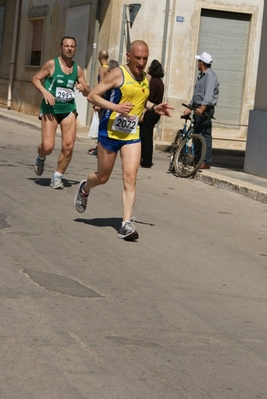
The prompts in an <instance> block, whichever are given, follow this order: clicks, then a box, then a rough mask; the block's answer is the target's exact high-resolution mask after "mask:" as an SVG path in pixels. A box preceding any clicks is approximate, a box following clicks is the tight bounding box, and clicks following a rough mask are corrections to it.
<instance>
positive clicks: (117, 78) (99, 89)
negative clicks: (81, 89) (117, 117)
mask: <svg viewBox="0 0 267 399" xmlns="http://www.w3.org/2000/svg"><path fill="white" fill-rule="evenodd" d="M122 82H123V76H122V71H121V69H120V68H114V69H113V70H111V71H110V72H109V73H107V74H106V76H105V78H104V79H103V80H102V81H101V82H100V83H98V85H96V87H95V88H94V89H93V90H92V91H91V92H90V94H89V95H88V97H87V99H88V101H89V102H90V103H92V104H94V105H96V106H97V107H100V108H102V109H110V110H111V111H115V112H118V113H121V114H125V115H127V114H128V113H129V112H130V111H131V110H132V109H133V107H134V104H132V103H121V104H114V103H112V102H110V101H108V100H105V99H104V98H103V97H102V96H103V94H104V93H106V92H107V91H108V90H110V89H114V88H116V87H119V86H120V85H121V84H122Z"/></svg>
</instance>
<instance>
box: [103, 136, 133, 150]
mask: <svg viewBox="0 0 267 399" xmlns="http://www.w3.org/2000/svg"><path fill="white" fill-rule="evenodd" d="M98 142H99V143H101V145H102V146H103V147H104V148H105V149H106V150H109V151H112V152H118V151H119V150H120V149H121V147H123V146H124V145H128V144H135V143H140V142H141V139H140V138H139V139H137V140H115V139H110V138H109V137H101V136H99V137H98Z"/></svg>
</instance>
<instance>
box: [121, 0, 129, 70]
mask: <svg viewBox="0 0 267 399" xmlns="http://www.w3.org/2000/svg"><path fill="white" fill-rule="evenodd" d="M126 8H127V4H123V11H122V22H121V38H120V49H119V63H120V64H121V63H122V54H123V41H124V36H125V21H126Z"/></svg>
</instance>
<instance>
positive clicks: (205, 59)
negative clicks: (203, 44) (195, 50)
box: [196, 51, 212, 64]
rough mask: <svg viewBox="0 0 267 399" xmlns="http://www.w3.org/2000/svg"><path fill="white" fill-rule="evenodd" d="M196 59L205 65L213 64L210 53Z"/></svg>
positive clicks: (197, 56)
mask: <svg viewBox="0 0 267 399" xmlns="http://www.w3.org/2000/svg"><path fill="white" fill-rule="evenodd" d="M196 59H197V60H200V61H203V62H204V63H205V64H211V63H212V57H211V55H210V54H209V53H206V52H205V51H204V53H202V54H200V55H196Z"/></svg>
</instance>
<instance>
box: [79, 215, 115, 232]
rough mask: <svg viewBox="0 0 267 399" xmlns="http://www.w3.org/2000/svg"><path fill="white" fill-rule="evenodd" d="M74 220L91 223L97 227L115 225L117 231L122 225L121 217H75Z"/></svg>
mask: <svg viewBox="0 0 267 399" xmlns="http://www.w3.org/2000/svg"><path fill="white" fill-rule="evenodd" d="M73 220H74V222H78V223H85V224H89V225H90V226H96V227H113V228H114V229H115V230H116V231H118V230H119V228H120V225H121V218H115V217H114V218H94V219H82V218H79V219H78V218H76V219H73Z"/></svg>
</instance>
